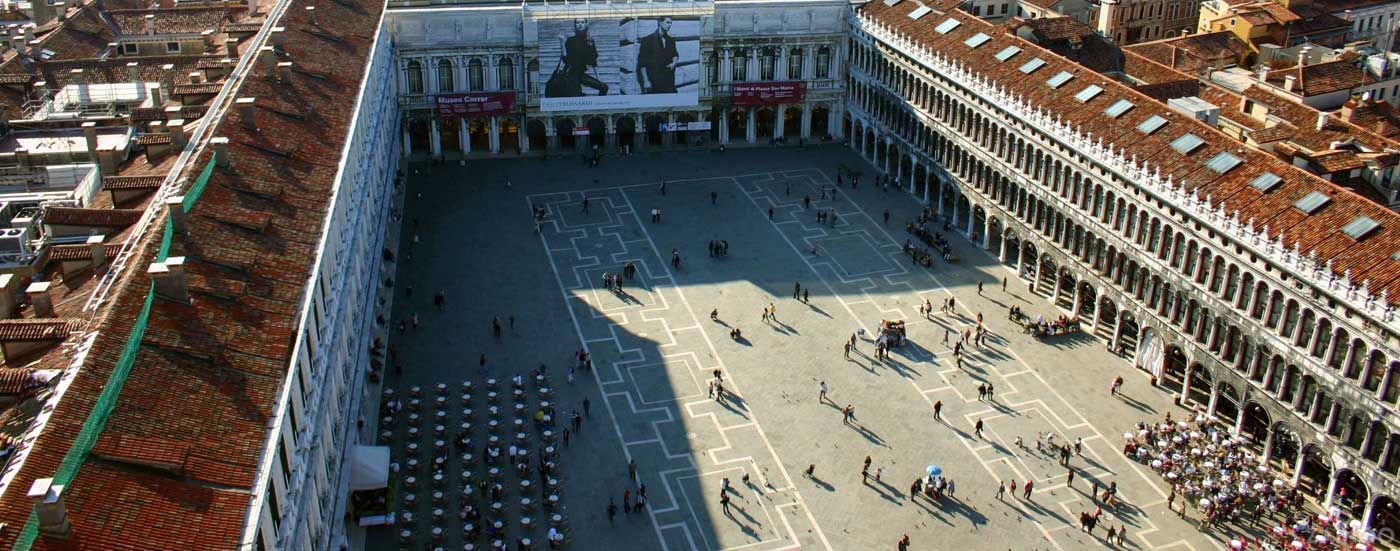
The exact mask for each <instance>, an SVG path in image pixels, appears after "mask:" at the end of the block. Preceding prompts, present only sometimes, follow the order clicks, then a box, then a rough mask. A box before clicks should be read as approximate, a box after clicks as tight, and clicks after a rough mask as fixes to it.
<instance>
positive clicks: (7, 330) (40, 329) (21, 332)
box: [0, 319, 83, 342]
mask: <svg viewBox="0 0 1400 551" xmlns="http://www.w3.org/2000/svg"><path fill="white" fill-rule="evenodd" d="M82 326H83V324H82V322H81V321H79V320H59V319H7V320H0V342H24V341H61V340H63V339H66V338H68V336H69V335H72V334H73V332H74V331H77V330H78V329H79V328H81V327H82Z"/></svg>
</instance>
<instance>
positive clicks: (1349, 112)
mask: <svg viewBox="0 0 1400 551" xmlns="http://www.w3.org/2000/svg"><path fill="white" fill-rule="evenodd" d="M1357 106H1358V103H1357V101H1356V98H1352V99H1349V100H1347V102H1346V103H1343V104H1342V109H1341V110H1340V111H1339V112H1338V113H1337V114H1338V115H1339V116H1341V117H1342V120H1344V121H1347V122H1352V119H1354V118H1355V117H1356V108H1357Z"/></svg>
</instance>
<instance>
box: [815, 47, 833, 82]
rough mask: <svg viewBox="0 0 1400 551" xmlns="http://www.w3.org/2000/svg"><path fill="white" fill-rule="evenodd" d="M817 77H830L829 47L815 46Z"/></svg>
mask: <svg viewBox="0 0 1400 551" xmlns="http://www.w3.org/2000/svg"><path fill="white" fill-rule="evenodd" d="M816 63H817V66H816V70H817V78H831V47H830V46H822V47H820V48H817V61H816Z"/></svg>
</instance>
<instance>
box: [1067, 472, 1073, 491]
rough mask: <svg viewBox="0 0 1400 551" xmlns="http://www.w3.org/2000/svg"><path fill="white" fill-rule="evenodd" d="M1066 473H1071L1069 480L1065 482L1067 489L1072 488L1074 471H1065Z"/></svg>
mask: <svg viewBox="0 0 1400 551" xmlns="http://www.w3.org/2000/svg"><path fill="white" fill-rule="evenodd" d="M1065 471H1067V472H1068V473H1069V478H1068V479H1066V480H1065V487H1066V488H1072V487H1074V469H1065Z"/></svg>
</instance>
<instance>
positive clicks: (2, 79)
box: [0, 73, 34, 84]
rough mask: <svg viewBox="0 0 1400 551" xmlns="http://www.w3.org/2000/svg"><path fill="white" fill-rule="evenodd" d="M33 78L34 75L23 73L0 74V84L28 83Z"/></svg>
mask: <svg viewBox="0 0 1400 551" xmlns="http://www.w3.org/2000/svg"><path fill="white" fill-rule="evenodd" d="M33 80H34V75H30V74H25V73H12V74H8V75H0V84H29V82H30V81H33Z"/></svg>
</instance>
